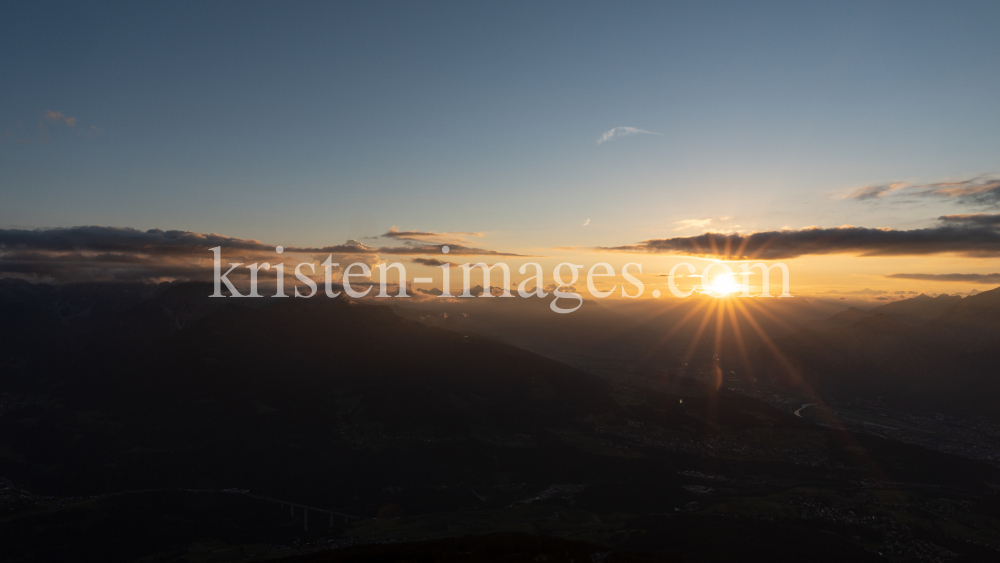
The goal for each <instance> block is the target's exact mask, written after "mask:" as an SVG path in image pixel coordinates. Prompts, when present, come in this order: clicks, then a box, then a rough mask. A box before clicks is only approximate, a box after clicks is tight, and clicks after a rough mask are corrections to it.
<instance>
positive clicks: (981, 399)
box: [761, 288, 1000, 412]
mask: <svg viewBox="0 0 1000 563" xmlns="http://www.w3.org/2000/svg"><path fill="white" fill-rule="evenodd" d="M942 298H943V299H942ZM938 311H943V312H941V313H938ZM870 313H872V315H871V316H868V317H865V318H862V319H861V320H859V321H858V322H856V323H854V324H851V325H848V326H843V327H841V328H834V329H829V330H826V331H823V332H817V331H813V330H808V329H806V330H800V331H798V332H796V333H794V334H792V335H790V336H787V337H785V338H781V339H777V340H776V341H775V345H776V349H775V350H770V349H763V350H761V354H762V356H763V357H764V358H767V359H766V360H765V362H769V365H770V368H769V372H770V373H771V375H772V376H773V377H775V378H776V379H777V380H779V381H781V382H783V383H784V384H785V385H788V386H792V387H795V388H799V389H806V388H808V389H811V390H813V391H814V392H816V393H819V394H820V395H822V394H824V393H828V394H831V395H832V396H842V397H843V396H867V397H882V398H885V399H886V400H888V401H890V402H893V403H895V404H900V405H910V406H919V407H923V408H936V409H946V410H952V411H955V412H961V411H964V410H967V409H973V410H976V411H980V412H993V409H995V408H997V407H998V406H1000V394H998V392H1000V376H998V373H1000V372H998V371H997V366H1000V288H997V289H993V290H990V291H986V292H983V293H980V294H977V295H974V296H970V297H966V298H965V299H962V298H958V297H948V296H940V297H938V298H931V297H927V296H925V295H922V296H920V297H917V298H913V299H908V300H905V301H900V302H897V303H892V304H890V305H886V306H884V307H878V308H876V309H873V310H872V311H870ZM935 313H938V314H937V315H936V316H934V317H933V318H932V320H930V321H926V322H923V323H921V324H919V325H914V324H911V323H910V322H909V321H915V320H918V319H920V318H923V317H927V316H930V315H932V314H935ZM900 317H902V319H903V320H901V319H900Z"/></svg>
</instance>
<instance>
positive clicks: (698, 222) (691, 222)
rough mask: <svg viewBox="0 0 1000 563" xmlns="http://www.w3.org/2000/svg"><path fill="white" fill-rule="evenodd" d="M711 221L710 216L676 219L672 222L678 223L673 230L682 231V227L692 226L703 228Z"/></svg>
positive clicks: (688, 227)
mask: <svg viewBox="0 0 1000 563" xmlns="http://www.w3.org/2000/svg"><path fill="white" fill-rule="evenodd" d="M711 222H712V219H711V218H709V219H684V220H683V221H677V222H676V223H674V224H675V225H678V227H677V228H676V229H674V230H675V231H683V230H684V229H692V228H697V229H703V228H705V227H707V226H708V224H709V223H711Z"/></svg>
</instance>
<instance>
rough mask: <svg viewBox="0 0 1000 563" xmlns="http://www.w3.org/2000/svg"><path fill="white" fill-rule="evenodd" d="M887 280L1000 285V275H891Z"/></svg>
mask: <svg viewBox="0 0 1000 563" xmlns="http://www.w3.org/2000/svg"><path fill="white" fill-rule="evenodd" d="M886 277H887V278H894V279H899V280H919V281H937V282H969V283H989V284H993V283H1000V273H998V274H889V275H887V276H886Z"/></svg>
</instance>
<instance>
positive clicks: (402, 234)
mask: <svg viewBox="0 0 1000 563" xmlns="http://www.w3.org/2000/svg"><path fill="white" fill-rule="evenodd" d="M481 236H483V233H473V232H468V231H453V232H441V233H439V232H434V231H400V230H399V228H398V227H395V226H393V227H390V228H389V230H388V232H386V233H384V234H382V237H384V238H391V239H396V240H403V241H414V242H425V243H426V242H437V243H449V244H450V243H464V242H465V237H481Z"/></svg>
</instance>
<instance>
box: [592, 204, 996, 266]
mask: <svg viewBox="0 0 1000 563" xmlns="http://www.w3.org/2000/svg"><path fill="white" fill-rule="evenodd" d="M995 217H997V216H995V215H983V214H977V215H948V216H945V217H942V218H941V223H942V224H941V225H940V226H937V227H932V228H927V229H914V230H909V231H897V230H893V229H868V228H864V227H854V226H844V227H836V228H819V227H810V228H805V229H801V230H797V231H795V230H784V231H769V232H758V233H752V234H746V235H745V234H738V233H733V234H725V233H704V234H701V235H698V236H692V237H673V238H665V239H648V240H644V241H642V242H639V243H637V244H632V245H625V246H610V247H597V248H596V249H595V250H599V251H605V252H652V253H664V254H681V255H691V256H711V257H716V258H725V259H743V258H754V259H761V260H784V259H788V258H796V257H799V256H806V255H823V254H855V255H860V256H906V255H913V256H919V255H927V254H942V253H955V254H960V255H964V256H975V257H993V256H1000V222H993V221H994V219H993V218H995Z"/></svg>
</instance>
